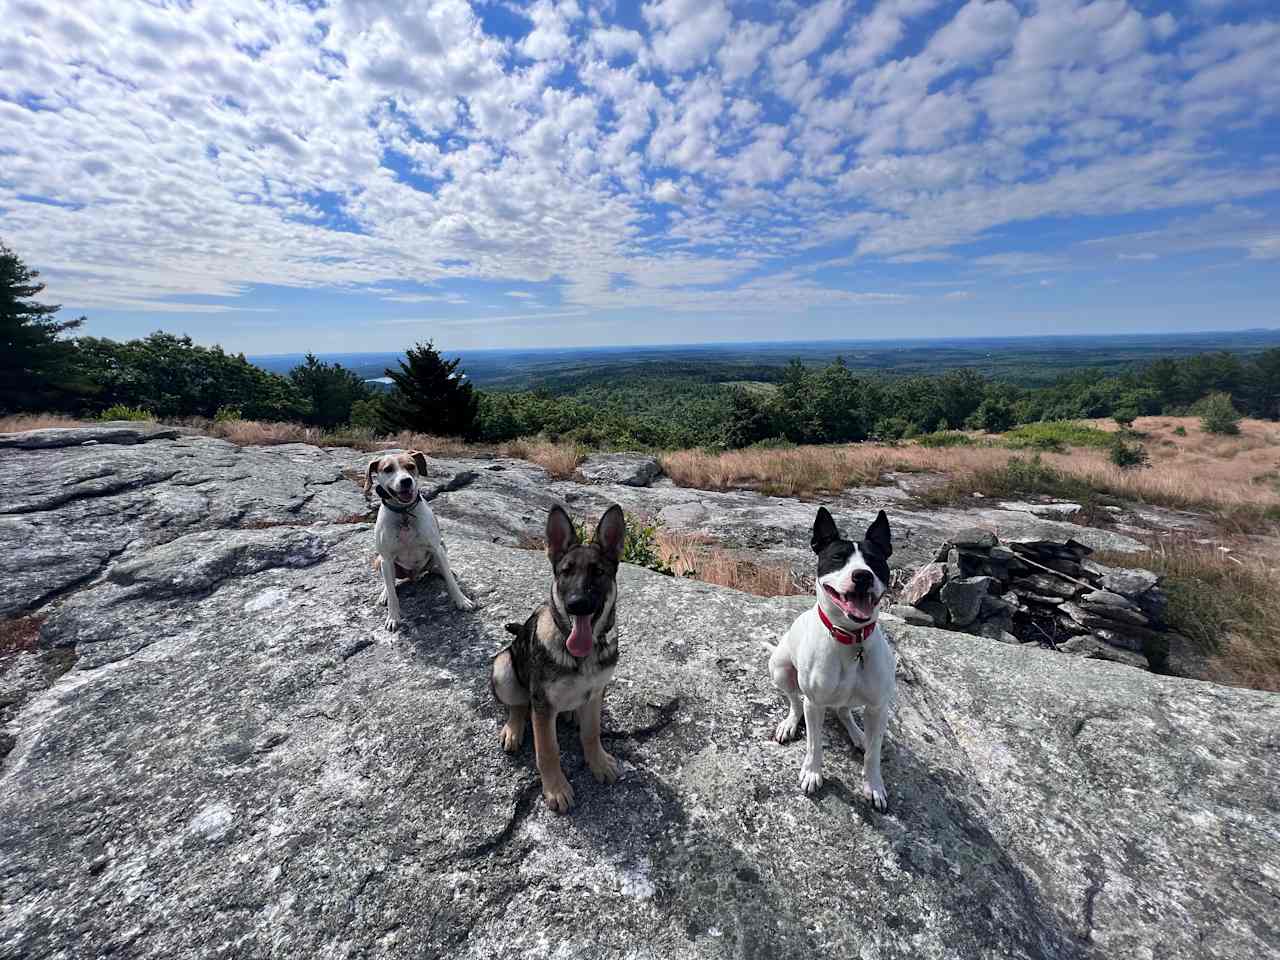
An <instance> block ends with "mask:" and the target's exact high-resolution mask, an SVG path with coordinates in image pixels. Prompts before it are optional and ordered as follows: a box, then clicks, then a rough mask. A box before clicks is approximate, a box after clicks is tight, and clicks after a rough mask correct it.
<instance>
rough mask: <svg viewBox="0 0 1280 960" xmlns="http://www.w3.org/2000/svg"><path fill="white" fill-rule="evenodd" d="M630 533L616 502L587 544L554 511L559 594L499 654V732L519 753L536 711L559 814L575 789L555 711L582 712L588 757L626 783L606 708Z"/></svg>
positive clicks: (552, 543) (543, 769)
mask: <svg viewBox="0 0 1280 960" xmlns="http://www.w3.org/2000/svg"><path fill="white" fill-rule="evenodd" d="M626 534H627V524H626V519H625V518H624V517H623V514H622V508H621V507H619V506H618V505H617V504H616V503H615V504H614V505H613V506H611V507H610V508H609V509H608V510H606V511H605V514H604V516H603V517H601V518H600V523H599V524H598V525H597V526H596V532H595V536H594V537H593V538H592V540H591V542H590V543H585V544H584V543H582V542H580V541H579V539H578V532H577V530H575V529H574V526H573V521H571V520H570V519H569V515H568V514H567V513H565V512H564V511H563V510H562V509H560V507H558V506H556V507H552V508H551V512H550V514H549V515H548V516H547V558H548V559H549V560H550V561H551V572H552V580H551V599H550V600H549V601H548V602H546V603H543V604H542V605H541V606H540V607H538V609H537V610H535V611H534V612H533V615H532V616H530V617H529V619H528V620H526V621H525V622H524V624H523V625H521V624H512V623H509V624H507V630H508V631H509V632H511V633H514V634H515V639H514V640H513V641H511V643H510V644H508V645H507V646H506V647H504V648H503V649H502V651H501V652H500V653H499V654H498V655H497V656H496V657H495V658H494V660H493V670H492V673H491V674H490V678H489V685H490V687H491V689H492V690H493V695H494V697H496V698H497V700H498V702H500V703H502V704H504V705H506V707H507V721H506V723H504V724H503V726H502V730H501V732H500V734H499V739H500V740H501V742H502V748H503V749H504V750H506V751H507V752H508V753H514V752H515V751H517V750H519V749H520V744H521V743H523V742H524V728H525V725H526V724H527V723H528V721H529V714H530V710H531V709H532V713H533V750H534V754H535V760H536V762H537V765H538V775H539V776H540V777H541V779H542V796H543V798H544V799H545V800H546V802H547V806H549V807H550V808H551V809H552V810H555V811H556V812H558V813H566V812H567V811H568V810H569V808H570V807H571V806H573V787H571V786H570V785H569V780H568V778H566V777H565V775H564V770H563V769H562V768H561V766H560V745H559V743H558V741H557V740H556V717H557V716H558V715H559V714H560V713H562V712H563V711H566V710H574V711H576V712H577V715H578V733H579V736H580V737H581V739H582V753H583V755H584V756H585V757H586V760H587V766H589V767H590V768H591V773H592V775H593V776H595V778H596V780H598V781H600V782H601V783H613V782H614V781H615V780H617V779H618V763H617V761H616V760H615V759H614V758H613V757H612V756H610V755H609V754H608V753H606V752H605V749H604V747H603V746H601V744H600V707H601V704H602V702H603V700H604V688H605V687H606V686H608V684H609V681H610V680H611V679H613V670H614V667H615V666H617V663H618V639H617V635H616V634H615V633H614V621H615V616H616V613H617V597H618V585H617V576H618V564H619V563H621V562H622V551H623V545H624V542H625V539H626Z"/></svg>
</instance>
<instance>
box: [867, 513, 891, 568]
mask: <svg viewBox="0 0 1280 960" xmlns="http://www.w3.org/2000/svg"><path fill="white" fill-rule="evenodd" d="M867 542H868V543H873V544H875V548H876V549H877V550H879V551H880V552H881V553H882V554H884V555H885V556H886V557H889V556H892V555H893V543H892V542H891V540H890V535H889V518H888V517H886V516H885V514H884V511H883V510H881V511H880V512H879V513H878V514H876V518H875V520H873V521H871V526H869V527H867Z"/></svg>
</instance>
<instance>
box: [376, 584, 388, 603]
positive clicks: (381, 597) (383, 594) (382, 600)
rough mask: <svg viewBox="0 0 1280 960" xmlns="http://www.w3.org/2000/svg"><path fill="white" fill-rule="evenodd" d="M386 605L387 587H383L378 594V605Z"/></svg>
mask: <svg viewBox="0 0 1280 960" xmlns="http://www.w3.org/2000/svg"><path fill="white" fill-rule="evenodd" d="M386 605H387V588H386V587H383V588H382V591H381V592H380V593H379V594H378V606H380V607H385V606H386Z"/></svg>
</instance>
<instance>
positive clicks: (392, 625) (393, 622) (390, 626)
mask: <svg viewBox="0 0 1280 960" xmlns="http://www.w3.org/2000/svg"><path fill="white" fill-rule="evenodd" d="M399 629H400V618H399V617H387V630H389V631H390V632H391V633H395V632H396V631H397V630H399Z"/></svg>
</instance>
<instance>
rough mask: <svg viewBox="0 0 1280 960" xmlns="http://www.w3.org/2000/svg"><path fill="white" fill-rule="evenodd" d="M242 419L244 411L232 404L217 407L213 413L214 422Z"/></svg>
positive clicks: (230, 421) (232, 421)
mask: <svg viewBox="0 0 1280 960" xmlns="http://www.w3.org/2000/svg"><path fill="white" fill-rule="evenodd" d="M243 419H244V413H243V412H242V411H241V410H240V408H239V407H232V406H224V407H219V408H218V409H217V411H216V412H215V413H214V415H213V422H214V423H234V422H236V421H237V420H243Z"/></svg>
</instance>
